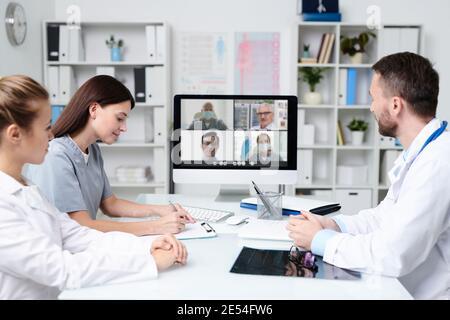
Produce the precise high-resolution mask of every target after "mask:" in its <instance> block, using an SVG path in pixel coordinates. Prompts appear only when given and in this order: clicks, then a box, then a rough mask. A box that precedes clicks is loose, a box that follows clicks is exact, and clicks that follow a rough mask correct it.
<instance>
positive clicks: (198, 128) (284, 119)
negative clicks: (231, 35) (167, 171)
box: [171, 94, 297, 185]
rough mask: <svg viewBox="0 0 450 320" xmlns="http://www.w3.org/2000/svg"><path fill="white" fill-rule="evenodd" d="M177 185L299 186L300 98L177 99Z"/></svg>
mask: <svg viewBox="0 0 450 320" xmlns="http://www.w3.org/2000/svg"><path fill="white" fill-rule="evenodd" d="M171 158H172V162H173V181H174V182H175V183H203V184H234V185H237V184H245V185H249V184H250V183H251V181H252V180H253V181H255V182H256V183H257V184H295V183H296V181H297V173H296V170H297V97H295V96H268V95H267V96H264V95H188V94H182V95H176V96H175V97H174V132H173V135H172V152H171Z"/></svg>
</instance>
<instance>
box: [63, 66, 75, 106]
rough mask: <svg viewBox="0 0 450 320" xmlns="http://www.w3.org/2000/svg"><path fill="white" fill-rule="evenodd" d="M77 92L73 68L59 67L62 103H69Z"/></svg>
mask: <svg viewBox="0 0 450 320" xmlns="http://www.w3.org/2000/svg"><path fill="white" fill-rule="evenodd" d="M74 93H75V78H74V75H73V69H72V67H70V66H61V67H59V101H60V103H61V104H64V105H66V104H68V103H69V101H70V98H71V97H72V95H73V94H74Z"/></svg>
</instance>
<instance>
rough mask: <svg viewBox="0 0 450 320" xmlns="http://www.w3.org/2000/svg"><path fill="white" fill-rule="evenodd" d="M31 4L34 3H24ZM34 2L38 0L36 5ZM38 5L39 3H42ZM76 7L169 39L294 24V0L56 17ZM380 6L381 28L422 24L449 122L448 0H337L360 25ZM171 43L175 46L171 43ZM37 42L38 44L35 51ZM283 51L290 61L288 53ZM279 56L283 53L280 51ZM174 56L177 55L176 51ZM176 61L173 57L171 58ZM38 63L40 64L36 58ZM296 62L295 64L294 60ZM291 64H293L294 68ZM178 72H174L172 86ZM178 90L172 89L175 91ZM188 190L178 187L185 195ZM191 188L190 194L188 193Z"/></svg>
mask: <svg viewBox="0 0 450 320" xmlns="http://www.w3.org/2000/svg"><path fill="white" fill-rule="evenodd" d="M27 2H32V1H27ZM36 2H37V1H36ZM40 2H41V1H39V3H40ZM71 4H75V5H78V6H80V8H81V19H82V21H86V20H107V21H111V20H112V21H120V20H164V21H166V22H167V23H168V24H169V25H170V26H171V29H172V35H173V40H174V41H177V35H179V34H180V32H183V31H218V32H219V31H223V32H229V31H272V30H285V29H289V28H291V29H292V28H293V27H294V26H295V24H296V23H297V21H298V16H297V14H296V12H297V0H281V1H280V0H227V1H217V0H216V1H214V0H188V1H186V0H152V1H150V0H127V1H113V0H95V1H93V0H58V1H56V3H55V15H56V18H57V19H65V18H66V14H65V12H66V8H67V7H68V6H69V5H71ZM370 5H378V6H379V7H380V8H381V14H382V16H381V19H382V20H381V22H382V23H383V24H421V25H422V26H423V30H424V32H425V43H423V44H422V45H424V51H423V52H424V54H425V55H426V56H427V57H428V58H429V59H430V60H431V61H432V62H433V63H435V67H436V69H437V70H438V71H439V73H440V76H441V92H440V96H439V101H440V106H439V108H438V116H439V117H441V118H443V119H450V90H449V89H448V88H449V87H450V59H448V53H449V52H450V43H449V42H448V41H447V39H448V30H450V23H449V20H448V12H450V1H448V0H429V1H424V0H395V1H392V0H358V1H355V0H341V1H340V9H341V12H342V14H343V21H345V22H352V23H364V22H365V21H366V18H367V14H366V8H367V7H368V6H370ZM172 45H173V44H172ZM37 47H38V44H36V48H37ZM295 50H296V48H291V50H287V51H285V52H287V55H288V57H286V59H292V58H291V57H292V55H290V54H292V52H295ZM282 52H283V51H282ZM175 55H176V52H175ZM173 58H174V57H172V59H173ZM36 61H40V60H39V59H37V60H36ZM294 62H295V61H294ZM292 65H293V64H292ZM289 72H292V73H291V74H286V73H285V72H284V71H283V70H282V71H281V76H282V77H283V81H284V82H283V83H284V85H283V83H282V85H283V87H282V90H281V92H282V93H295V88H291V86H292V81H291V80H290V79H295V77H296V74H295V69H294V68H292V70H290V71H289ZM176 76H177V70H176V69H173V70H172V83H173V84H175V83H176V81H174V79H176V78H175V77H176ZM176 91H177V88H176V87H174V88H173V92H176ZM186 190H188V187H186V188H182V189H177V191H180V192H184V191H186ZM192 190H194V191H192ZM216 190H217V189H215V188H208V191H206V190H205V188H196V187H194V188H193V186H191V187H189V191H190V193H205V192H207V193H211V194H213V193H215V192H216Z"/></svg>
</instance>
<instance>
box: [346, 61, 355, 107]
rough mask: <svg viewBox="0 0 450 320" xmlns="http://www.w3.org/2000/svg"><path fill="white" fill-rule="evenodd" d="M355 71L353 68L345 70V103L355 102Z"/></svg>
mask: <svg viewBox="0 0 450 320" xmlns="http://www.w3.org/2000/svg"><path fill="white" fill-rule="evenodd" d="M356 77H357V71H356V69H355V68H348V72H347V105H355V104H356V81H357V78H356Z"/></svg>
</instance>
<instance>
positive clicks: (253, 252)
mask: <svg viewBox="0 0 450 320" xmlns="http://www.w3.org/2000/svg"><path fill="white" fill-rule="evenodd" d="M230 272H233V273H243V274H256V275H271V276H288V277H303V278H317V279H330V280H359V279H361V274H360V273H359V272H356V271H352V270H346V269H341V268H338V267H335V266H332V265H330V264H328V263H326V262H324V261H323V260H322V257H320V256H315V265H314V267H313V268H306V267H304V266H300V265H299V264H297V263H294V262H292V261H291V259H290V258H289V251H281V250H261V249H253V248H247V247H244V248H242V251H241V252H240V254H239V256H238V258H237V259H236V261H235V262H234V265H233V267H232V268H231V270H230Z"/></svg>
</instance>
